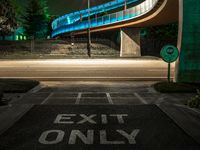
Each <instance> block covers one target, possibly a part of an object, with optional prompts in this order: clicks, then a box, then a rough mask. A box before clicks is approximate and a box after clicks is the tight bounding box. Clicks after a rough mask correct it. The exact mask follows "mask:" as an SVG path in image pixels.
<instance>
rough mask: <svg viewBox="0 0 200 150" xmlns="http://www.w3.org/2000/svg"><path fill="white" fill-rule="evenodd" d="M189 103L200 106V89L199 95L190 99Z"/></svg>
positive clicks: (189, 104) (195, 106)
mask: <svg viewBox="0 0 200 150" xmlns="http://www.w3.org/2000/svg"><path fill="white" fill-rule="evenodd" d="M187 105H188V106H190V107H192V108H200V90H197V95H196V96H195V97H194V98H193V99H191V100H189V101H188V103H187Z"/></svg>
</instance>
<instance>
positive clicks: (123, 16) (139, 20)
mask: <svg viewBox="0 0 200 150" xmlns="http://www.w3.org/2000/svg"><path fill="white" fill-rule="evenodd" d="M126 6H127V8H126ZM123 7H124V9H123ZM119 10H120V11H119ZM113 11H116V12H114V13H110V14H107V15H102V13H103V12H113ZM166 11H167V12H166ZM88 15H90V17H91V20H90V22H89V21H88V20H87V18H88ZM151 19H153V20H152V21H151ZM155 19H156V20H155ZM177 20H178V1H177V0H126V3H125V0H115V1H112V2H109V3H105V4H103V5H99V6H95V7H92V8H90V10H88V9H86V10H81V11H77V12H73V13H70V14H66V15H64V16H61V17H59V18H57V19H55V20H54V21H53V22H52V29H53V32H52V37H55V36H59V35H62V34H67V33H72V32H73V33H79V34H81V33H86V31H87V29H88V28H89V27H90V28H91V32H95V31H102V30H111V29H114V28H121V27H128V26H137V27H142V26H150V25H158V24H166V23H169V22H175V21H177Z"/></svg>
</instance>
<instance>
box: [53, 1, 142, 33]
mask: <svg viewBox="0 0 200 150" xmlns="http://www.w3.org/2000/svg"><path fill="white" fill-rule="evenodd" d="M140 1H142V0H126V4H127V5H128V4H132V3H135V2H140ZM124 2H125V0H114V1H111V2H108V3H105V4H102V5H98V6H95V7H91V8H90V16H91V15H95V14H99V13H102V12H105V11H110V10H113V9H116V8H119V7H122V6H124V4H125V3H124ZM86 17H88V9H85V10H81V11H76V12H73V13H70V14H66V15H64V16H60V17H58V18H56V19H55V20H54V21H53V22H52V29H53V30H55V29H57V28H60V27H61V26H63V25H68V24H72V23H74V22H76V21H79V20H80V19H81V18H86Z"/></svg>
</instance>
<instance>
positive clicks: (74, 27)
mask: <svg viewBox="0 0 200 150" xmlns="http://www.w3.org/2000/svg"><path fill="white" fill-rule="evenodd" d="M158 1H159V0H145V1H144V2H143V3H141V4H139V5H137V6H134V7H132V8H129V9H127V10H126V11H119V12H116V13H112V14H109V15H105V16H101V17H97V18H94V19H91V22H90V27H91V28H94V27H100V26H104V25H109V24H114V23H118V22H121V21H127V20H130V19H134V18H137V17H140V16H142V15H144V14H146V13H148V12H149V11H151V10H152V9H153V8H154V6H155V5H156V4H157V2H158ZM88 27H89V25H88V21H82V22H80V21H78V22H75V23H73V24H69V25H64V26H61V27H60V28H58V29H56V30H54V31H53V32H52V37H55V36H57V35H59V34H62V33H68V32H73V31H78V30H83V29H87V28H88Z"/></svg>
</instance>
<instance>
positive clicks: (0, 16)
mask: <svg viewBox="0 0 200 150" xmlns="http://www.w3.org/2000/svg"><path fill="white" fill-rule="evenodd" d="M16 27H17V22H16V13H15V9H14V6H13V4H12V1H11V0H0V36H3V37H5V36H6V35H11V34H12V33H14V31H15V29H16Z"/></svg>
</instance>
